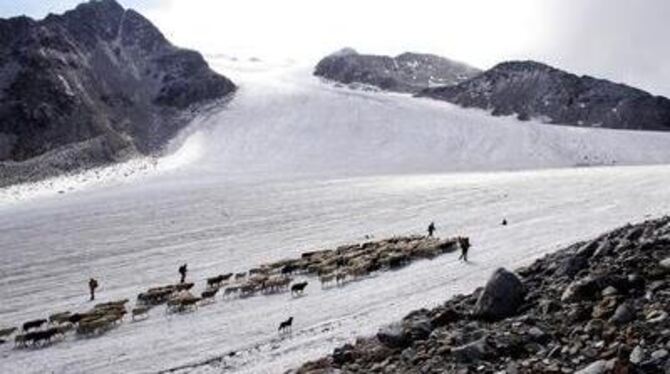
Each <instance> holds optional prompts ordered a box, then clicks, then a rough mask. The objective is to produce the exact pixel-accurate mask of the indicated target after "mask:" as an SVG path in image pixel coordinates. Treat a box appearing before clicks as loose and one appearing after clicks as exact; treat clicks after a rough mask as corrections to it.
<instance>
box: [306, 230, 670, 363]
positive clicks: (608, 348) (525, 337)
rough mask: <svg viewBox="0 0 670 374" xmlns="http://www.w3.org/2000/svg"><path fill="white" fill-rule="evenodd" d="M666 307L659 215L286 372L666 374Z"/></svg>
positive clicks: (669, 261) (669, 252)
mask: <svg viewBox="0 0 670 374" xmlns="http://www.w3.org/2000/svg"><path fill="white" fill-rule="evenodd" d="M517 282H520V284H518V283H517ZM515 300H519V301H520V302H517V301H515ZM510 311H513V312H512V313H508V312H510ZM669 311H670V217H664V218H662V219H657V220H651V221H647V222H644V223H641V224H637V225H627V226H624V227H621V228H619V229H616V230H614V231H611V232H609V233H606V234H603V235H601V236H599V237H597V238H595V239H593V240H591V241H588V242H582V243H576V244H574V245H572V246H570V247H568V248H565V249H563V250H560V251H558V252H556V253H553V254H550V255H547V256H545V257H544V258H542V259H539V260H537V261H535V262H534V263H533V264H531V265H529V266H527V267H523V268H520V269H518V270H517V271H516V275H515V274H513V273H510V272H507V271H504V270H498V271H497V272H496V273H494V276H493V277H492V278H491V279H490V280H489V282H488V283H487V285H486V288H479V289H477V290H476V291H475V292H474V293H472V294H470V295H458V296H455V297H453V298H452V299H451V300H449V301H447V302H446V303H445V304H443V305H441V306H439V307H436V308H434V309H432V310H427V309H421V310H417V311H414V312H412V313H410V314H409V315H407V316H406V317H405V318H403V319H402V321H400V322H397V323H395V324H392V325H391V326H389V327H385V328H382V329H380V330H379V332H378V333H377V335H376V336H374V337H368V338H359V339H358V340H357V341H356V342H355V343H354V344H346V345H344V346H342V347H340V348H336V349H335V350H334V352H333V354H332V355H330V356H328V357H325V358H322V359H320V360H317V361H313V362H309V363H307V364H305V365H303V366H302V367H301V368H299V369H297V370H295V371H293V372H297V373H302V374H305V373H311V374H316V373H508V374H512V373H573V372H574V373H580V374H587V373H591V374H604V373H615V374H624V373H631V374H632V373H647V374H668V373H670V354H669V353H668V351H670V318H668V312H669Z"/></svg>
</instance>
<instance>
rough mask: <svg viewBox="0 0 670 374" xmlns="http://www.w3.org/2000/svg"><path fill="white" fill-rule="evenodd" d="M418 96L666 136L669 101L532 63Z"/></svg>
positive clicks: (498, 67)
mask: <svg viewBox="0 0 670 374" xmlns="http://www.w3.org/2000/svg"><path fill="white" fill-rule="evenodd" d="M419 96H423V97H430V98H434V99H439V100H445V101H448V102H451V103H454V104H458V105H461V106H464V107H468V108H469V107H473V108H481V109H485V110H490V111H492V114H493V115H497V116H508V115H516V116H517V117H518V118H519V119H521V120H527V119H530V118H536V119H539V120H542V121H544V122H548V123H554V124H564V125H572V126H585V127H607V128H614V129H632V130H662V131H667V130H670V100H668V99H667V98H665V97H661V96H652V95H651V94H649V93H647V92H645V91H642V90H639V89H636V88H633V87H629V86H626V85H623V84H617V83H613V82H610V81H607V80H603V79H596V78H593V77H589V76H581V77H579V76H577V75H574V74H570V73H568V72H565V71H562V70H559V69H555V68H553V67H551V66H548V65H545V64H541V63H538V62H534V61H512V62H504V63H501V64H499V65H496V66H495V67H493V68H492V69H490V70H487V71H486V72H484V73H482V74H480V75H478V76H476V77H474V78H473V79H470V80H468V81H465V82H462V83H460V84H458V85H455V86H445V87H437V88H428V89H425V90H423V91H422V92H420V93H419Z"/></svg>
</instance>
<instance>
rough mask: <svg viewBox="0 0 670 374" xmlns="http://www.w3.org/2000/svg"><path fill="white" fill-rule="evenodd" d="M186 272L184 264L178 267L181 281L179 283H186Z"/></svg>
mask: <svg viewBox="0 0 670 374" xmlns="http://www.w3.org/2000/svg"><path fill="white" fill-rule="evenodd" d="M187 271H188V269H187V268H186V264H184V265H182V266H180V267H179V274H180V275H181V280H180V281H179V283H184V282H186V272H187Z"/></svg>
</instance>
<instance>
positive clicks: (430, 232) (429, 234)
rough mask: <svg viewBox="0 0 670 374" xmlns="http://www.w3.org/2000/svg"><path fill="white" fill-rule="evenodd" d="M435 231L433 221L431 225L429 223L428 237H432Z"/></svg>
mask: <svg viewBox="0 0 670 374" xmlns="http://www.w3.org/2000/svg"><path fill="white" fill-rule="evenodd" d="M434 232H435V222H431V223H430V225H428V237H429V238H432V237H433V233H434Z"/></svg>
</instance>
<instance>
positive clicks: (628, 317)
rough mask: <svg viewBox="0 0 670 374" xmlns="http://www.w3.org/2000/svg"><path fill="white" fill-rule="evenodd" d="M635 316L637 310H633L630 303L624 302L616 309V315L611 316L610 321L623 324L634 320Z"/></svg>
mask: <svg viewBox="0 0 670 374" xmlns="http://www.w3.org/2000/svg"><path fill="white" fill-rule="evenodd" d="M634 318H635V311H633V310H632V308H631V307H630V305H628V304H627V303H623V304H621V305H619V306H618V307H617V308H616V310H615V311H614V315H613V316H612V318H610V322H612V323H614V324H617V325H622V324H625V323H628V322H630V321H632V320H633V319H634Z"/></svg>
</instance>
